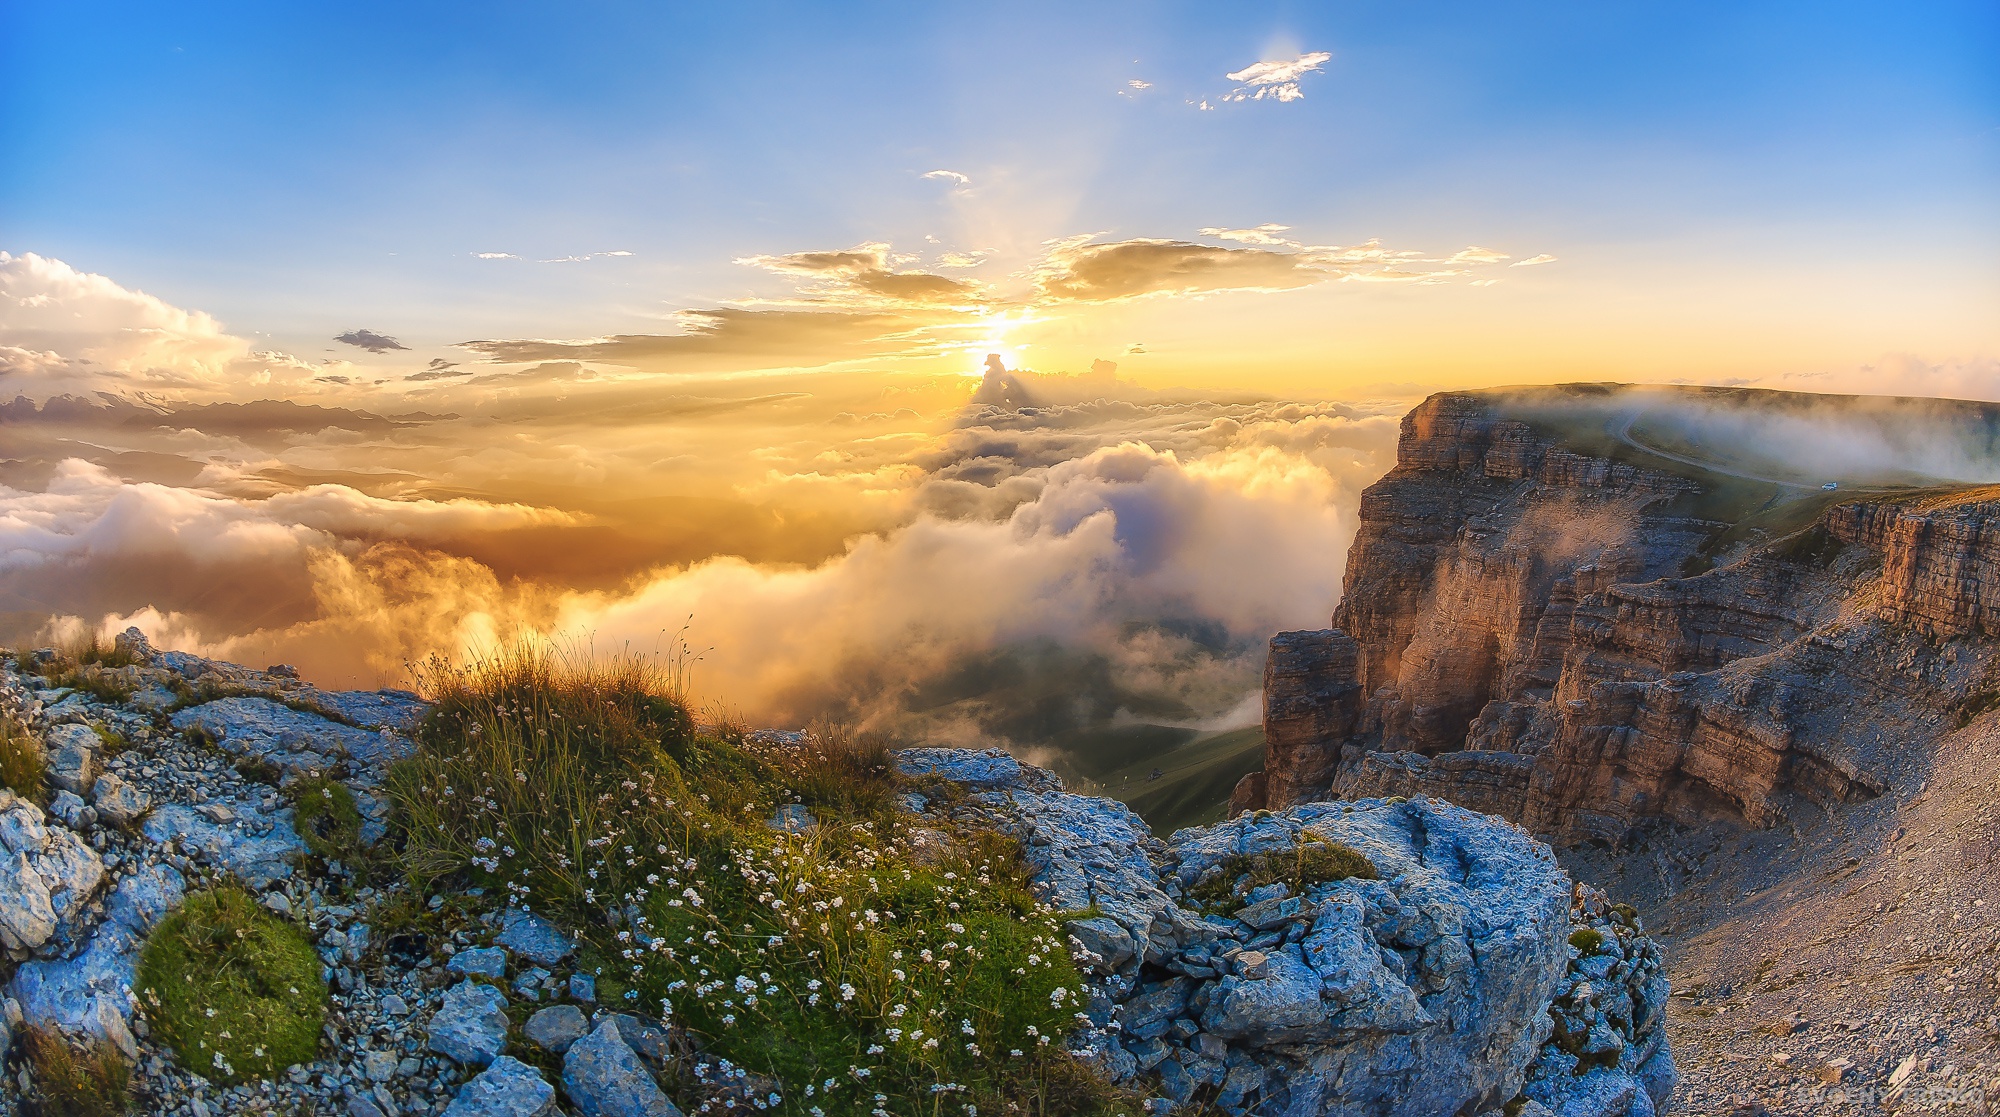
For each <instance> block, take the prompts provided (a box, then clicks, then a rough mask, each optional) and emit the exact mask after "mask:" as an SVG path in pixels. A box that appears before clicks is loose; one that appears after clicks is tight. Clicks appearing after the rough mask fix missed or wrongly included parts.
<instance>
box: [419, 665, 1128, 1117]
mask: <svg viewBox="0 0 2000 1117" xmlns="http://www.w3.org/2000/svg"><path fill="white" fill-rule="evenodd" d="M421 682H422V685H423V688H424V690H425V691H426V694H427V697H430V698H432V699H433V700H434V701H435V702H436V703H437V705H436V707H435V708H434V709H433V711H432V712H431V714H430V715H429V716H428V717H427V718H426V720H425V722H424V723H423V724H422V725H421V726H420V727H419V728H418V731H417V741H418V746H419V753H418V755H417V757H416V758H414V759H413V760H411V761H408V762H406V763H405V764H404V765H402V766H400V767H399V768H398V769H397V770H396V771H395V772H394V773H393V775H392V779H391V792H392V796H393V798H394V800H395V803H396V806H397V811H398V819H399V824H400V825H401V826H402V827H403V829H404V836H405V839H406V849H405V852H404V863H405V864H406V866H407V867H408V869H409V871H410V873H411V875H412V878H413V884H414V885H415V886H416V889H417V894H419V895H421V894H422V893H423V891H425V890H429V889H434V888H435V889H438V890H440V891H461V892H462V891H463V890H464V888H465V887H467V886H475V885H476V886H479V887H481V888H483V889H485V890H486V892H487V894H488V895H495V896H504V897H506V898H508V899H509V900H510V901H512V902H513V903H517V904H521V905H524V906H528V907H530V908H532V909H533V910H535V911H537V912H541V913H543V914H546V915H549V916H550V917H552V918H554V919H555V920H556V921H557V922H559V923H561V924H563V925H565V926H566V927H570V928H575V929H577V930H578V931H580V933H581V935H582V936H583V938H584V939H585V945H584V947H583V953H584V954H585V956H586V957H595V958H601V959H603V960H604V966H603V972H602V973H600V974H599V996H600V999H603V1000H605V1001H606V1002H608V1003H620V1002H623V1003H625V1004H626V1005H627V1006H628V1007H629V1008H630V1009H631V1010H632V1011H635V1012H640V1013H644V1014H646V1015H649V1016H652V1017H654V1018H657V1019H664V1020H666V1021H668V1022H670V1023H672V1024H674V1025H676V1026H677V1027H679V1028H684V1029H686V1030H687V1031H688V1032H690V1033H692V1035H693V1038H695V1039H696V1040H697V1041H698V1042H699V1043H700V1044H701V1046H702V1047H703V1048H704V1049H705V1050H707V1051H708V1052H710V1053H711V1054H713V1055H716V1056H719V1057H722V1058H726V1059H729V1060H731V1061H732V1062H734V1063H736V1064H738V1065H740V1066H743V1067H746V1068H748V1069H749V1070H751V1071H754V1072H756V1073H758V1074H763V1075H769V1076H771V1077H772V1078H775V1079H776V1080H778V1081H779V1082H780V1083H781V1084H782V1091H781V1092H782V1095H783V1098H784V1100H783V1103H782V1104H781V1105H780V1106H778V1107H777V1108H776V1111H777V1112H780V1113H785V1114H795V1115H801V1117H809V1115H810V1114H811V1113H812V1112H813V1109H814V1107H819V1108H820V1109H821V1110H823V1111H825V1112H828V1113H857V1114H858V1113H871V1112H874V1111H876V1110H878V1109H879V1110H880V1111H882V1112H886V1113H894V1114H903V1115H909V1117H915V1115H919V1114H922V1115H927V1117H935V1115H937V1114H941V1113H951V1114H959V1113H962V1112H964V1111H965V1110H964V1108H963V1107H965V1106H973V1107H976V1108H978V1109H979V1110H982V1111H985V1112H988V1113H1019V1114H1029V1115H1049V1117H1053V1115H1084V1114H1123V1113H1132V1114H1136V1113H1137V1112H1139V1110H1138V1107H1137V1105H1136V1103H1135V1102H1134V1101H1133V1100H1132V1099H1130V1098H1128V1097H1126V1096H1125V1095H1124V1094H1122V1093H1121V1092H1119V1091H1117V1090H1115V1089H1113V1088H1112V1087H1110V1086H1109V1085H1107V1084H1105V1083H1103V1082H1102V1081H1100V1080H1098V1079H1097V1078H1096V1077H1094V1076H1093V1075H1091V1074H1090V1073H1089V1072H1088V1071H1087V1069H1085V1068H1084V1067H1083V1066H1082V1064H1080V1063H1078V1062H1077V1061H1076V1060H1075V1059H1074V1058H1073V1057H1071V1056H1070V1055H1069V1054H1068V1053H1066V1052H1065V1051H1064V1050H1063V1044H1062V1039H1063V1037H1064V1036H1065V1035H1066V1034H1068V1033H1069V1031H1070V1030H1071V1029H1072V1028H1073V1027H1074V1026H1075V1024H1076V1014H1077V1013H1078V1012H1079V1011H1080V1010H1081V1008H1082V1004H1081V1003H1080V1002H1081V998H1082V996H1083V991H1082V980H1081V975H1080V974H1079V973H1078V971H1077V969H1076V967H1075V964H1074V962H1072V961H1071V959H1070V958H1069V956H1068V952H1067V949H1066V948H1065V947H1064V945H1063V943H1064V939H1063V935H1062V922H1063V920H1062V913H1058V912H1054V911H1051V910H1049V909H1047V908H1045V907H1043V906H1041V905H1039V904H1037V903H1036V901H1035V900H1034V898H1033V896H1032V895H1031V894H1030V892H1029V888H1028V870H1027V868H1026V866H1025V865H1024V863H1023V862H1022V860H1021V857H1020V851H1019V849H1018V847H1017V846H1016V845H1015V844H1014V843H1013V841H1012V840H1011V839H1008V838H1005V837H1003V836H1001V835H999V834H995V833H992V832H988V831H977V830H957V831H953V832H951V833H949V834H948V835H945V836H944V838H945V840H943V841H938V840H936V838H937V835H936V833H935V832H933V834H932V835H930V836H928V840H926V841H924V842H922V843H921V844H920V843H919V842H918V841H916V840H915V838H916V835H915V834H914V833H913V829H914V828H915V827H916V826H917V825H919V823H920V820H916V819H914V818H911V817H909V816H903V815H899V814H898V813H897V812H896V810H895V808H894V806H893V803H894V798H895V794H896V792H897V791H898V789H899V788H900V787H901V786H902V783H901V781H900V780H899V779H898V777H897V776H896V775H895V774H894V772H893V771H892V769H891V765H890V763H889V757H888V755H887V752H886V749H885V748H884V746H883V745H882V744H881V743H880V742H877V741H871V740H868V739H864V738H857V737H854V736H852V735H850V734H846V733H842V732H839V731H836V730H834V729H832V728H829V727H825V726H820V727H815V729H814V730H813V731H812V733H811V734H810V737H809V743H808V744H807V745H806V746H804V747H802V748H784V747H775V746H773V747H761V746H755V745H752V744H749V743H746V742H745V741H744V740H743V739H742V737H741V735H740V734H737V733H714V734H704V733H697V732H696V731H695V728H694V725H693V722H692V719H690V718H689V716H688V714H687V709H686V704H685V702H684V701H683V699H682V698H681V697H680V693H679V691H678V689H677V688H676V687H675V686H674V685H672V684H673V679H672V676H671V673H670V672H669V671H667V670H665V669H662V668H661V667H659V666H658V665H657V664H654V663H651V662H649V661H646V660H640V659H631V658H616V659H612V660H609V661H604V660H599V661H594V662H593V661H589V660H586V659H584V658H583V657H580V656H564V655H561V654H558V653H556V652H553V651H551V650H549V649H546V648H532V647H530V648H522V649H517V650H515V651H514V652H512V653H509V654H508V655H505V656H503V657H501V658H498V659H495V660H492V661H487V662H482V663H476V664H473V665H471V666H469V667H465V668H456V667H453V666H450V665H448V664H443V663H437V662H433V663H431V664H428V665H426V667H425V669H424V671H423V673H422V677H421ZM787 803H798V804H801V805H803V806H805V807H806V809H807V810H809V811H810V812H811V813H812V815H813V816H814V818H815V819H816V820H817V822H818V825H817V826H815V827H812V828H810V829H808V830H806V831H804V832H802V833H780V832H776V831H773V830H772V829H771V828H769V827H768V826H767V825H766V819H768V818H769V817H771V815H772V814H773V812H775V811H776V809H777V808H778V807H779V806H780V805H783V804H787ZM1016 1052H1018V1054H1016ZM683 1088H684V1089H686V1088H690V1087H686V1086H685V1084H684V1085H683ZM682 1100H683V1101H684V1102H694V1101H695V1099H693V1098H689V1097H684V1098H682Z"/></svg>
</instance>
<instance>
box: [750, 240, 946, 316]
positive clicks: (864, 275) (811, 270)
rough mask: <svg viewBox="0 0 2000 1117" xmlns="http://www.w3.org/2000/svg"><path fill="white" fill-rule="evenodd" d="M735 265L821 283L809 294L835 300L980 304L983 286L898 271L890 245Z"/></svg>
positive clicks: (759, 259)
mask: <svg viewBox="0 0 2000 1117" xmlns="http://www.w3.org/2000/svg"><path fill="white" fill-rule="evenodd" d="M737 263H740V264H749V265H751V266H752V267H759V268H764V269H766V270H768V271H774V272H778V273H780V274H782V275H797V276H805V277H809V278H811V279H814V280H817V281H818V283H819V285H818V286H817V287H815V288H813V289H812V290H810V291H808V292H807V294H809V295H812V296H815V297H818V298H825V299H833V300H837V301H838V300H843V299H846V300H857V299H858V300H861V301H885V302H892V303H908V304H913V305H918V306H928V305H964V304H966V303H971V302H977V301H978V300H979V297H980V295H979V285H978V284H976V283H973V282H971V281H969V280H963V279H952V278H950V277H948V276H942V275H934V274H932V273H930V272H921V271H908V272H899V271H896V270H895V269H894V268H893V267H891V266H890V261H889V246H888V245H887V244H879V243H876V244H864V245H860V246H857V247H855V248H849V249H845V250H842V251H839V252H790V253H785V254H783V255H778V256H749V257H745V258H744V259H741V260H738V261H737Z"/></svg>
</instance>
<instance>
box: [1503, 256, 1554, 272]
mask: <svg viewBox="0 0 2000 1117" xmlns="http://www.w3.org/2000/svg"><path fill="white" fill-rule="evenodd" d="M1555 262H1556V258H1555V257H1554V256H1550V255H1549V254H1547V253H1543V254H1542V255H1540V256H1530V257H1528V258H1527V259H1525V260H1516V261H1514V262H1513V263H1511V264H1509V265H1507V266H1508V267H1510V268H1532V267H1535V266H1536V265H1538V264H1553V263H1555Z"/></svg>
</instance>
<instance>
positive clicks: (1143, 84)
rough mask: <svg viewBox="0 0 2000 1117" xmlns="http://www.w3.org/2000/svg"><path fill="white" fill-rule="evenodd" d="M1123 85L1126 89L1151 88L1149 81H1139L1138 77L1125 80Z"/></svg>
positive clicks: (1151, 84)
mask: <svg viewBox="0 0 2000 1117" xmlns="http://www.w3.org/2000/svg"><path fill="white" fill-rule="evenodd" d="M1125 86H1126V88H1128V89H1151V88H1153V83H1152V82H1149V81H1140V80H1139V79H1138V78H1133V79H1132V80H1131V81H1128V82H1126V83H1125Z"/></svg>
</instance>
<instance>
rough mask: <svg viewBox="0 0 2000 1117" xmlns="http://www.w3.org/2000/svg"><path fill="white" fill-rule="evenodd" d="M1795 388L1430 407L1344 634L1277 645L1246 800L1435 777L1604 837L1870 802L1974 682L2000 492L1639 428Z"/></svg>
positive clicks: (1358, 579) (1412, 435) (1511, 398)
mask: <svg viewBox="0 0 2000 1117" xmlns="http://www.w3.org/2000/svg"><path fill="white" fill-rule="evenodd" d="M1780 397H1784V398H1780ZM1797 398H1801V397H1785V394H1783V393H1755V394H1744V393H1735V394H1723V393H1716V392H1706V391H1696V390H1688V391H1686V392H1680V393H1676V392H1673V391H1671V390H1659V391H1651V392H1647V393H1643V394H1642V393H1637V392H1629V391H1623V390H1617V389H1599V388H1589V389H1574V388H1570V389H1560V388H1559V389H1542V390H1531V391H1517V392H1509V393H1460V394H1446V395H1439V396H1434V397H1432V398H1431V399H1429V400H1426V401H1425V402H1424V403H1423V404H1422V405H1421V406H1419V407H1418V408H1417V409H1416V410H1414V411H1412V412H1411V413H1410V414H1409V415H1408V416H1407V417H1406V418H1405V419H1404V421H1403V427H1402V434H1401V439H1400V442H1399V446H1398V454H1397V463H1396V466H1395V467H1394V468H1393V469H1392V470H1391V471H1390V472H1389V473H1388V474H1387V475H1386V476H1385V477H1383V478H1382V480H1381V481H1379V482H1378V483H1377V484H1375V485H1374V486H1372V487H1371V488H1369V489H1368V491H1367V492H1366V493H1365V494H1364V495H1363V497H1362V501H1361V512H1360V526H1359V531H1358V534H1357V536H1356V539H1355V542H1354V545H1353V548H1352V549H1351V550H1350V552H1349V555H1348V565H1347V570H1346V576H1345V582H1344V592H1343V595H1342V599H1341V602H1340V604H1339V606H1338V608H1337V610H1336V612H1335V614H1334V616H1333V618H1332V627H1331V629H1329V630H1326V631H1321V632H1300V633H1285V634H1282V635H1281V636H1279V637H1278V638H1277V639H1275V640H1274V641H1273V642H1272V647H1271V657H1270V666H1269V668H1268V670H1267V672H1266V687H1265V706H1266V734H1267V739H1268V742H1269V743H1268V745H1267V753H1266V763H1265V772H1264V773H1263V776H1264V779H1263V796H1262V798H1261V800H1260V799H1259V798H1258V796H1257V795H1256V790H1257V789H1256V788H1255V787H1254V786H1251V785H1247V784H1246V786H1245V787H1244V788H1243V789H1242V793H1241V794H1240V795H1239V796H1238V797H1237V800H1236V802H1237V805H1238V806H1239V807H1254V806H1260V805H1267V806H1273V807H1280V806H1285V805H1288V804H1293V803H1301V802H1308V801H1311V800H1315V799H1320V798H1326V797H1331V796H1340V797H1354V796H1360V795H1397V794H1402V795H1410V794H1428V795H1436V796H1440V797H1443V798H1446V799H1449V800H1452V801H1454V802H1459V803H1462V804H1464V805H1467V806H1471V807H1474V808H1476V809H1478V810H1482V811H1488V812H1491V813H1495V814H1500V815H1504V816H1506V817H1508V818H1511V819H1514V820H1517V821H1520V822H1523V823H1524V824H1526V825H1527V826H1528V827H1530V828H1531V829H1533V830H1535V831H1537V832H1539V833H1545V834H1549V835H1552V836H1555V837H1558V838H1560V839H1565V840H1574V839H1581V838H1595V839H1606V840H1614V841H1615V840H1619V839H1622V838H1623V837H1625V836H1626V835H1627V834H1628V833H1629V832H1630V830H1631V828H1632V827H1633V826H1634V825H1635V824H1636V823H1638V822H1639V821H1640V820H1642V819H1645V818H1648V817H1655V816H1665V817H1669V818H1675V819H1679V820H1682V821H1701V820H1710V819H1716V818H1725V819H1730V820H1733V821H1736V822H1740V823H1746V824H1749V825H1752V826H1764V825H1769V824H1772V823H1774V822H1776V821H1778V820H1780V819H1782V818H1783V817H1785V816H1786V814H1787V812H1788V810H1789V809H1790V804H1793V803H1795V802H1800V801H1807V802H1813V803H1819V804H1831V803H1840V802H1852V801H1856V800H1861V799H1866V798H1870V797H1872V796H1875V795H1878V794H1880V793H1881V792H1882V791H1883V790H1884V789H1885V788H1886V787H1888V786H1890V784H1891V783H1892V782H1893V780H1894V779H1895V778H1896V776H1897V774H1898V773H1899V772H1900V771H1902V770H1903V769H1904V768H1906V767H1907V765H1908V763H1909V762H1910V758H1911V757H1912V756H1914V755H1915V754H1916V751H1920V750H1912V749H1911V748H1910V747H1909V745H1910V742H1911V741H1912V740H1913V739H1930V738H1933V737H1935V736H1937V735H1938V734H1939V733H1941V732H1943V731H1944V730H1945V729H1946V728H1947V727H1948V726H1949V724H1950V723H1951V720H1952V715H1953V714H1954V713H1955V712H1956V708H1957V707H1958V706H1960V705H1961V704H1962V703H1964V702H1965V701H1967V696H1968V695H1969V694H1970V693H1971V692H1972V691H1973V690H1974V689H1975V688H1976V687H1977V686H1978V685H1979V680H1980V679H1981V677H1982V675H1981V672H1982V663H1983V656H1984V650H1983V647H1982V646H1981V645H1980V644H1979V642H1978V641H1979V640H1980V638H1983V637H1985V636H1987V635H1989V634H1991V633H1993V632H1994V631H1996V629H2000V491H1990V490H1985V489H1968V488H1965V487H1964V486H1959V487H1957V488H1953V489H1946V488H1942V487H1929V488H1921V487H1913V486H1911V485H1909V484H1902V483H1899V484H1896V485H1890V484H1882V483H1877V484H1870V485H1863V486H1861V487H1860V488H1859V489H1857V488H1856V486H1854V485H1852V484H1843V485H1841V487H1839V488H1833V489H1829V488H1827V487H1823V486H1822V484H1821V483H1820V482H1819V479H1818V478H1813V477H1803V476H1796V475H1795V476H1785V475H1783V474H1782V473H1777V472H1773V471H1772V469H1771V468H1770V467H1768V466H1758V467H1755V468H1748V467H1744V466H1742V465H1741V464H1739V463H1737V462H1734V461H1720V460H1718V461H1712V462H1711V461H1707V460H1706V459H1704V458H1702V457H1701V456H1700V450H1699V448H1698V447H1694V446H1690V445H1687V444H1681V445H1679V446H1677V447H1661V446H1652V445H1649V444H1647V443H1645V442H1642V441H1641V440H1640V439H1639V437H1637V436H1635V435H1634V434H1633V433H1632V432H1633V430H1634V428H1635V423H1638V424H1642V425H1643V424H1644V423H1645V422H1647V418H1646V417H1647V416H1648V415H1651V414H1656V413H1660V412H1664V411H1671V410H1672V409H1674V408H1676V407H1681V406H1684V405H1687V404H1689V403H1690V402H1693V403H1698V404H1699V405H1700V406H1703V407H1710V408H1713V407H1735V408H1743V409H1749V410H1751V411H1755V410H1756V409H1757V408H1767V409H1768V408H1775V407H1783V408H1794V407H1797V406H1799V405H1797V404H1796V403H1794V400H1795V399H1797ZM1803 398H1807V399H1810V398H1812V397H1803ZM1820 406H1824V407H1835V406H1839V404H1838V403H1837V402H1836V403H1833V404H1822V405H1820ZM1926 406H1927V407H1930V408H1932V409H1935V407H1937V406H1939V405H1938V404H1936V402H1935V401H1927V402H1926ZM1966 407H1967V408H1968V409H1970V408H1972V405H1966ZM1985 412H1986V409H1977V410H1970V411H1968V413H1967V422H1969V423H1972V424H1975V425H1978V424H1989V423H1990V422H1991V418H1990V416H1988V415H1986V413H1985ZM1927 413H1928V412H1927ZM1658 425H1659V426H1661V427H1662V428H1663V429H1664V428H1665V427H1667V426H1669V424H1658Z"/></svg>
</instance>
